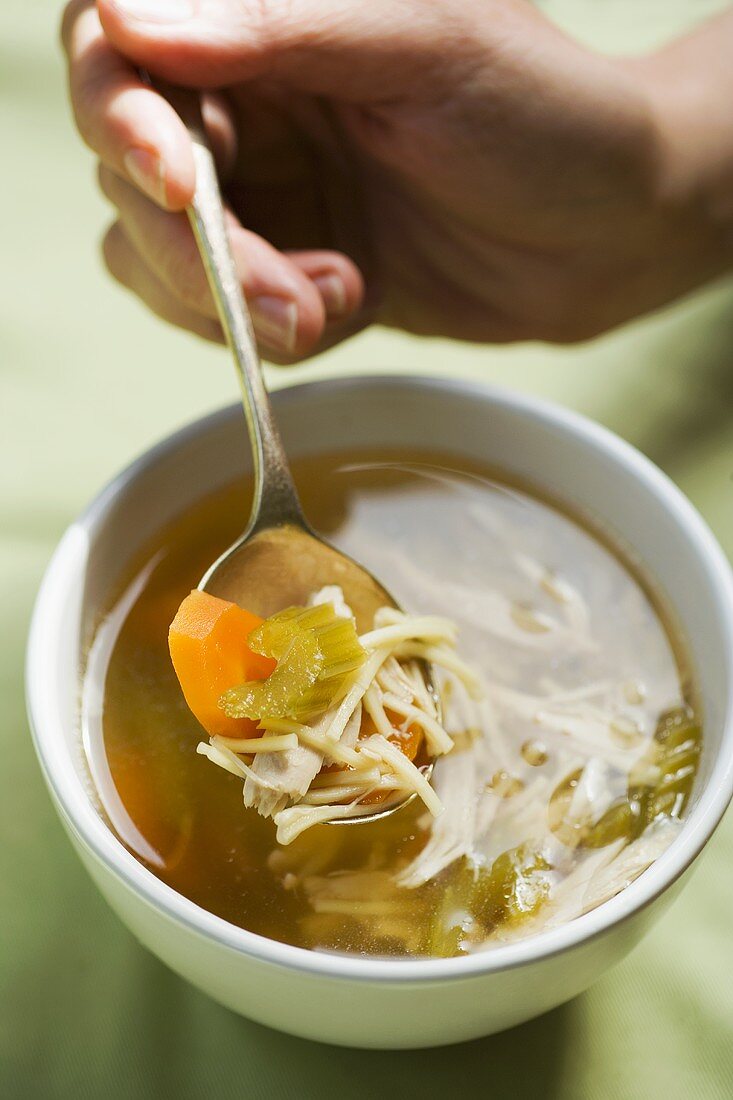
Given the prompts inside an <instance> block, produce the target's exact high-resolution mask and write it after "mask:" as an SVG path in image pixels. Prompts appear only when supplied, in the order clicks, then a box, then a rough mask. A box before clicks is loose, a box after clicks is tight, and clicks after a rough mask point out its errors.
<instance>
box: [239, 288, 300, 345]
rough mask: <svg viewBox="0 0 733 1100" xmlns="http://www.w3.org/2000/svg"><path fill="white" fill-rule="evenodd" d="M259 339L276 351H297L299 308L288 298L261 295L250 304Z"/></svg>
mask: <svg viewBox="0 0 733 1100" xmlns="http://www.w3.org/2000/svg"><path fill="white" fill-rule="evenodd" d="M249 307H250V312H251V314H252V321H253V323H254V326H255V330H256V332H257V335H258V337H259V338H260V339H261V340H262V342H263V343H264V344H267V345H268V346H269V347H271V348H273V349H274V350H276V351H286V352H289V353H290V352H293V351H295V342H296V339H297V333H298V307H297V305H296V304H295V302H293V301H288V300H287V299H286V298H277V297H276V296H275V295H274V294H261V295H260V296H259V297H258V298H253V299H252V301H251V302H250V304H249Z"/></svg>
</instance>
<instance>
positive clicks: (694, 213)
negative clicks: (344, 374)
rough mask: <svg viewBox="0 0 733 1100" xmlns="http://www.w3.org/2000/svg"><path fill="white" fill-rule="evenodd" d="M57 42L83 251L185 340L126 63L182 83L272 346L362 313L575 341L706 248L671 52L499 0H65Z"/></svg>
mask: <svg viewBox="0 0 733 1100" xmlns="http://www.w3.org/2000/svg"><path fill="white" fill-rule="evenodd" d="M63 37H64V42H65V46H66V50H67V54H68V57H69V63H70V85H71V97H72V102H73V107H74V111H75V115H76V120H77V124H78V126H79V129H80V131H81V133H82V135H83V137H84V139H85V140H86V141H87V143H88V144H89V145H90V146H91V148H92V149H93V150H94V151H95V152H96V153H97V154H98V156H99V158H100V160H101V169H100V183H101V186H102V189H103V191H104V193H105V195H106V196H107V197H108V198H109V199H110V201H111V202H112V203H113V205H114V206H115V207H116V208H117V221H116V222H115V223H114V225H113V226H112V228H111V229H110V230H109V232H108V234H107V236H106V238H105V242H104V253H105V257H106V261H107V264H108V267H109V269H110V271H111V272H112V274H113V275H114V276H115V277H116V278H117V279H118V280H119V281H120V282H121V283H123V284H124V285H125V286H127V287H129V288H130V289H132V290H133V291H135V292H136V293H137V294H138V295H139V296H140V297H141V298H142V299H143V301H145V302H146V303H147V305H149V306H150V307H151V308H152V309H153V310H154V311H155V312H156V313H158V314H159V315H160V316H162V317H164V318H165V319H167V320H169V321H172V322H173V323H174V324H177V325H180V326H182V327H184V328H188V329H191V330H192V331H194V332H197V333H198V334H200V335H202V336H206V337H209V338H211V339H220V338H221V333H220V330H219V326H218V323H217V321H216V319H215V312H214V307H213V303H212V301H211V298H210V296H209V293H208V289H207V286H206V282H205V277H204V273H203V269H202V266H201V264H200V261H199V257H198V255H197V252H196V247H195V243H194V241H193V237H192V234H191V231H190V228H189V226H188V223H187V219H186V216H185V214H184V213H182V212H181V211H182V210H183V208H184V207H185V205H186V204H187V202H188V201H189V200H190V198H191V195H192V192H193V188H194V167H193V161H192V156H191V149H190V145H189V142H188V137H187V134H186V131H185V129H184V128H183V125H182V123H181V122H180V120H179V119H178V118H177V116H176V115H175V114H174V112H173V111H172V109H171V108H170V107H169V105H168V104H167V103H166V102H165V101H164V100H163V99H162V98H161V97H160V96H159V95H158V94H157V93H156V92H155V91H153V90H152V89H150V88H149V87H147V86H146V85H144V84H143V83H142V81H141V80H140V78H139V76H138V74H137V69H136V68H135V66H138V65H139V66H143V67H145V68H147V69H148V70H149V71H150V72H151V73H153V74H154V75H155V76H159V77H162V78H164V79H167V80H169V81H172V82H174V83H180V84H186V85H188V86H194V87H197V88H201V89H205V90H206V91H207V95H206V97H205V101H204V110H205V118H206V122H207V126H208V129H209V132H210V136H211V140H212V143H213V145H214V147H215V150H216V153H217V157H218V161H219V166H220V173H221V175H222V179H223V181H224V186H225V191H226V196H227V200H228V205H229V209H230V227H231V241H232V247H233V251H234V255H235V259H236V262H237V266H238V269H239V272H240V275H241V278H242V285H243V288H244V291H245V294H246V295H247V298H248V300H249V302H250V306H251V309H252V313H253V318H254V322H255V327H256V329H257V333H258V337H259V339H260V341H261V343H262V346H263V350H264V351H266V352H267V353H269V354H270V355H271V356H274V357H275V358H277V359H278V360H279V361H290V360H293V359H297V358H300V357H302V356H304V355H307V354H310V353H312V352H313V351H315V350H320V349H321V348H322V347H324V346H327V345H328V344H331V343H334V342H336V341H338V340H340V339H342V338H343V337H344V336H346V335H349V334H350V333H352V332H354V331H356V330H357V329H359V328H361V327H363V326H364V325H365V324H367V323H369V322H370V321H373V320H376V321H379V322H381V323H383V324H387V325H393V326H397V327H400V328H403V329H407V330H409V331H411V332H418V333H432V334H439V335H442V336H453V337H458V338H462V339H469V340H482V341H511V340H527V339H543V340H553V341H563V342H564V341H575V340H581V339H585V338H587V337H590V336H593V335H595V334H596V333H600V332H602V331H604V330H606V329H608V328H610V327H612V326H614V325H617V324H619V323H620V322H623V321H626V320H628V319H629V318H631V317H634V316H636V315H638V314H641V313H644V312H646V311H648V310H652V309H655V308H657V307H658V306H660V305H663V304H664V303H666V302H668V301H670V300H672V299H673V298H675V297H677V296H679V295H680V294H683V293H685V292H687V291H689V290H691V289H692V288H694V287H696V286H698V285H699V284H700V283H702V282H703V281H705V280H706V279H708V278H710V277H712V276H714V275H716V274H718V273H719V272H721V271H722V270H724V269H725V268H726V267H727V266H728V264H729V261H730V245H729V241H728V239H729V233H728V232H727V231H725V229H724V227H721V225H720V224H719V219H717V218H716V217H715V216H714V214H713V213H712V212H711V205H710V204H709V203H706V202H705V201H703V199H702V198H701V185H700V180H699V178H698V168H699V165H698V164H697V162H696V161H694V159H693V158H690V157H686V156H685V155H684V149H685V140H684V135H685V133H686V131H687V130H688V129H689V126H690V125H691V123H690V120H689V119H688V118H686V116H685V112H684V110H682V109H669V108H668V101H669V102H672V103H673V104H676V105H677V107H678V108H679V101H680V96H679V94H678V95H677V96H676V97H675V96H674V95H670V96H668V95H666V90H667V89H669V88H670V87H671V88H672V90H674V86H675V84H674V73H666V72H665V66H664V64H658V63H657V62H656V61H655V60H652V61H650V62H649V64H645V63H643V62H641V63H640V62H624V61H612V60H609V59H606V58H603V57H601V56H599V55H597V54H594V53H592V52H591V51H589V50H587V49H585V48H583V47H581V46H580V45H578V44H576V43H575V42H573V41H572V40H571V39H569V38H568V37H567V36H565V35H564V34H563V33H561V32H560V31H559V30H557V29H556V28H554V27H553V26H552V25H551V24H550V23H548V22H547V20H546V19H545V18H544V17H543V16H542V15H541V14H540V13H539V12H537V11H536V10H535V9H534V8H533V7H531V6H530V5H529V4H528V3H525V2H523V0H370V2H369V3H364V2H363V0H287V2H286V0H99V2H98V4H97V7H96V8H95V7H94V6H90V5H89V4H88V3H85V2H80V0H73V2H72V3H71V4H70V5H69V7H68V8H67V10H66V14H65V17H64V27H63ZM699 121H700V120H698V122H699Z"/></svg>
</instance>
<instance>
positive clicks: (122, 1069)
mask: <svg viewBox="0 0 733 1100" xmlns="http://www.w3.org/2000/svg"><path fill="white" fill-rule="evenodd" d="M546 6H547V7H548V8H549V9H550V10H551V11H552V13H553V14H554V15H555V16H556V17H557V18H558V19H561V20H562V21H563V22H565V23H566V24H567V25H568V26H570V27H572V28H574V29H576V30H577V31H578V33H581V34H582V35H583V36H585V37H587V38H588V40H590V41H594V42H595V43H597V44H600V45H602V46H603V47H604V48H609V49H617V48H626V47H627V46H630V45H631V44H633V47H634V48H640V49H641V48H645V47H646V46H648V45H650V44H652V43H653V42H655V41H658V40H660V39H661V38H662V37H663V36H664V35H665V34H668V33H671V32H673V31H675V30H677V29H679V28H681V27H682V26H684V25H685V24H686V23H687V22H689V21H690V20H691V19H693V18H697V17H698V16H702V15H704V14H706V13H707V12H709V11H712V10H714V9H715V8H716V7H720V6H722V5H721V4H720V3H716V2H709V0H695V2H694V3H693V2H692V0H687V2H686V0H646V2H643V0H554V2H552V3H548V4H546ZM57 19H58V5H57V4H56V3H54V2H53V0H33V2H32V3H31V2H29V0H3V3H2V6H1V7H0V32H1V33H0V89H1V91H0V112H1V126H0V133H2V135H3V150H4V151H3V155H2V169H1V174H0V180H1V181H2V183H1V185H0V186H2V195H3V204H2V212H3V218H2V221H3V224H2V235H1V236H0V242H1V243H0V248H1V250H2V268H1V270H2V276H1V278H2V287H3V293H2V294H1V295H0V409H1V410H2V419H1V424H2V428H1V430H0V586H1V591H0V601H1V606H2V619H1V622H2V628H1V629H0V684H1V689H0V690H1V694H0V699H1V700H2V718H1V719H0V737H1V738H2V743H1V750H2V751H1V753H0V897H1V898H2V904H1V905H0V1096H2V1097H7V1098H8V1100H11V1098H13V1100H14V1098H16V1097H23V1098H25V1097H33V1098H39V1100H43V1098H46V1097H72V1096H73V1097H77V1098H79V1097H94V1098H97V1097H109V1098H110V1100H113V1098H115V1097H118V1096H119V1097H130V1096H141V1097H147V1096H158V1095H160V1096H168V1095H170V1096H176V1097H181V1098H186V1097H194V1096H201V1095H209V1094H210V1095H215V1096H219V1097H229V1096H245V1097H252V1098H259V1097H262V1098H265V1097H266V1098H268V1100H271V1098H272V1100H279V1098H281V1097H291V1096H293V1097H295V1096H298V1097H315V1096H319V1097H321V1096H323V1097H329V1096H339V1097H344V1098H352V1097H353V1098H361V1097H373V1096H376V1095H379V1094H385V1095H388V1096H398V1095H406V1096H417V1095H421V1096H426V1097H438V1096H441V1097H442V1096H444V1095H446V1094H448V1093H451V1092H452V1091H453V1089H454V1088H456V1087H457V1088H458V1089H460V1091H461V1092H462V1094H463V1095H465V1096H466V1097H472V1096H482V1097H483V1096H496V1097H500V1096H504V1095H511V1096H517V1097H524V1096H530V1095H532V1096H538V1097H561V1098H563V1100H565V1098H567V1100H575V1098H577V1100H611V1098H621V1097H624V1098H625V1097H629V1098H634V1100H636V1098H654V1100H656V1098H657V1097H659V1098H664V1100H678V1098H679V1100H682V1098H685V1100H688V1098H700V1100H713V1098H729V1097H731V1096H732V1095H733V942H732V938H731V937H732V934H733V933H732V929H733V876H732V875H731V873H730V867H731V861H732V860H733V818H731V817H729V818H728V819H727V821H726V822H725V823H724V824H723V826H722V827H721V829H720V830H719V832H718V834H717V836H716V837H715V840H714V841H713V842H712V844H711V845H710V848H709V852H708V854H707V856H706V857H705V859H704V860H703V862H702V866H701V867H700V869H699V870H698V872H697V874H696V876H695V877H694V879H693V884H692V886H691V887H690V888H689V889H688V890H687V892H686V893H685V894H684V895H683V896H682V898H681V899H680V900H679V901H678V902H677V904H676V905H675V907H674V908H673V910H672V912H671V913H670V914H669V915H668V916H667V917H666V918H665V919H664V920H663V922H662V923H661V924H660V926H659V927H658V928H657V929H656V930H654V931H653V933H652V934H651V935H650V936H649V938H648V939H647V940H646V941H645V943H644V944H643V945H642V946H641V947H640V948H638V949H637V950H636V951H635V952H634V954H633V955H632V956H631V957H630V958H629V959H628V960H627V961H626V962H624V963H623V964H622V965H621V966H619V967H618V968H617V969H616V970H615V971H613V972H612V973H611V974H609V975H607V976H606V977H605V978H604V979H603V980H601V981H600V982H599V983H598V984H597V985H596V986H595V987H594V988H593V989H592V990H591V991H590V992H589V993H587V994H585V995H584V996H582V997H579V998H578V999H576V1000H575V1001H574V1002H572V1003H571V1004H569V1005H567V1006H566V1007H564V1008H561V1009H558V1010H556V1011H555V1012H552V1013H550V1014H549V1015H548V1016H545V1017H544V1018H543V1019H541V1020H537V1021H535V1022H533V1023H530V1024H527V1025H525V1026H523V1027H520V1028H517V1029H515V1030H514V1031H512V1032H510V1033H509V1034H506V1035H503V1036H500V1037H497V1038H493V1039H487V1040H483V1041H478V1042H475V1043H472V1044H468V1045H466V1046H463V1047H459V1048H452V1049H444V1050H436V1051H432V1052H426V1053H421V1054H413V1053H405V1054H402V1053H384V1054H382V1053H364V1052H357V1051H347V1050H337V1049H331V1048H328V1047H321V1046H318V1045H316V1044H311V1043H307V1042H304V1041H300V1040H295V1039H291V1038H288V1037H286V1036H283V1035H279V1034H277V1033H275V1032H271V1031H268V1030H266V1029H264V1028H262V1027H259V1026H257V1025H255V1024H250V1023H248V1022H246V1021H243V1020H241V1019H239V1018H238V1017H236V1016H234V1015H232V1014H231V1013H229V1012H227V1011H226V1010H224V1009H222V1008H219V1007H218V1006H217V1005H215V1004H213V1003H212V1002H210V1001H209V1000H208V999H207V998H206V997H204V996H203V995H202V994H200V993H198V992H196V991H195V990H194V989H192V988H190V987H188V986H187V985H186V984H184V983H183V982H182V981H181V980H180V979H178V978H177V977H176V976H175V975H173V974H172V973H170V972H169V971H168V970H166V969H165V968H164V967H163V966H162V965H161V964H160V963H158V962H157V961H156V960H155V959H154V958H152V957H151V956H150V955H148V954H147V953H146V952H145V951H144V950H143V949H142V948H141V947H140V946H138V944H137V943H136V942H135V941H134V940H133V938H132V937H131V936H130V935H129V933H128V932H127V931H126V930H125V929H124V928H123V927H122V925H121V924H120V923H119V921H118V920H117V918H116V917H114V916H113V915H112V913H111V912H110V911H109V910H108V909H107V907H106V905H105V903H104V902H103V901H102V899H101V897H100V896H99V895H98V894H97V892H96V890H95V889H94V887H93V886H92V885H91V882H90V881H89V880H88V879H87V877H86V874H85V873H84V871H83V870H82V868H81V866H80V864H79V863H78V861H77V859H76V857H75V856H74V855H73V853H72V851H71V848H70V847H69V844H68V842H67V841H66V839H65V837H64V836H63V835H62V832H61V828H60V826H59V824H58V822H57V821H56V819H55V817H54V813H53V811H52V809H51V805H50V803H49V800H48V798H47V796H46V793H45V790H44V788H43V785H42V782H41V777H40V774H39V770H38V767H37V765H36V762H35V759H34V756H33V752H32V749H31V744H30V739H29V736H28V730H27V726H26V720H25V715H24V707H23V696H22V665H23V647H24V642H25V634H26V629H27V625H28V618H29V613H30V608H31V604H32V600H33V596H34V593H35V589H36V587H37V584H38V581H39V578H40V575H41V572H42V570H43V567H44V565H45V563H46V561H47V559H48V557H49V555H50V553H51V550H52V548H53V546H54V544H55V542H56V541H57V539H58V538H59V535H60V534H61V532H62V530H63V528H64V527H65V526H66V524H67V523H68V522H69V521H70V519H71V518H72V517H73V515H74V514H75V513H76V512H77V511H78V510H79V509H80V508H81V507H82V505H83V504H84V503H85V502H86V501H87V499H88V498H89V497H90V496H91V495H92V494H93V493H94V492H95V491H96V490H97V489H98V488H99V487H100V486H101V484H102V483H103V482H104V481H105V480H106V479H107V478H108V477H109V476H110V475H111V474H113V473H114V472H115V471H116V470H117V469H118V468H119V467H120V466H121V465H123V464H124V463H125V462H127V461H128V459H129V458H131V457H132V456H133V455H134V454H136V453H137V452H139V451H140V450H142V449H143V448H145V447H147V446H148V445H149V444H150V443H152V442H153V441H154V440H155V439H157V438H158V437H160V436H161V435H163V434H165V433H167V432H168V431H170V430H171V429H173V428H175V427H176V426H178V425H180V424H181V423H183V422H185V421H186V420H189V419H191V418H193V417H195V416H197V415H199V414H200V413H203V412H205V411H207V410H209V409H212V408H214V407H215V406H217V405H220V404H222V403H224V402H226V401H230V400H231V399H232V398H233V396H234V393H235V387H234V382H233V378H232V374H231V371H230V369H229V367H228V365H227V362H226V360H225V358H224V357H223V355H222V353H220V352H219V351H217V350H216V349H212V348H209V347H206V346H204V345H202V344H199V343H197V342H196V341H194V340H192V339H189V338H188V337H186V336H184V335H181V334H179V333H176V332H173V331H172V330H169V329H166V328H164V327H163V326H162V325H160V324H159V323H158V322H156V321H154V320H152V319H151V318H149V317H148V316H146V315H145V314H144V313H143V311H142V309H141V308H140V307H138V305H137V304H136V303H135V302H134V301H133V300H132V298H130V297H129V296H125V295H124V294H123V293H122V292H121V291H119V290H116V289H114V288H113V287H112V285H111V283H110V282H108V281H107V280H106V279H105V278H104V277H103V276H102V271H101V266H100V263H99V261H98V259H97V256H96V254H95V245H94V242H95V240H96V239H97V238H98V236H99V233H100V230H101V227H102V225H103V224H104V222H105V219H106V218H107V214H106V213H105V211H104V209H103V206H102V203H101V201H100V200H99V199H98V198H97V197H96V196H95V194H94V191H93V187H92V170H91V163H90V160H89V158H88V157H85V156H84V155H83V154H82V152H81V150H80V148H79V147H78V144H77V142H76V139H75V137H74V136H73V134H72V129H71V125H70V122H69V119H68V115H67V109H66V104H65V98H64V92H63V76H62V67H61V64H60V60H59V58H58V56H57V53H56V49H55V38H56V22H57ZM732 117H733V116H732ZM410 369H415V370H421V371H427V372H431V373H449V374H461V375H469V376H478V377H482V378H486V379H491V380H498V381H500V382H503V383H505V384H509V385H512V386H516V387H518V388H521V389H524V390H530V391H532V392H535V393H541V394H544V395H547V396H548V397H552V398H554V399H556V400H559V401H561V402H564V403H566V404H568V405H571V406H573V407H574V408H577V409H579V410H581V411H583V412H585V413H587V414H589V415H591V416H593V417H596V418H597V419H598V420H600V421H602V422H603V423H605V424H607V425H609V426H610V427H611V428H613V429H615V430H616V431H618V432H620V434H621V435H623V436H625V437H626V438H627V439H630V440H631V441H632V442H633V443H635V444H636V445H637V446H638V447H640V448H641V449H642V450H643V451H645V452H646V453H647V454H648V455H650V456H651V457H652V458H653V459H654V460H655V461H656V462H658V463H659V464H660V465H661V466H662V467H663V468H664V469H665V470H666V471H667V472H668V473H669V474H670V475H671V476H672V477H673V478H674V479H675V480H676V481H677V482H678V484H680V485H681V486H682V488H683V489H684V490H686V492H687V493H688V494H689V495H690V496H691V498H692V499H693V501H694V502H695V503H696V504H697V506H698V507H699V508H700V510H701V511H702V513H703V514H704V515H705V517H706V518H707V520H708V521H709V522H710V524H711V526H712V527H713V529H714V530H715V532H716V533H717V535H718V537H719V538H720V540H721V541H722V543H723V545H724V547H725V548H726V549H727V551H728V552H729V553H731V552H733V481H732V480H731V478H732V475H733V290H732V289H731V287H730V286H728V287H717V288H714V289H711V290H709V291H707V292H705V293H704V294H702V295H699V296H698V297H697V298H696V299H695V300H693V301H690V302H688V303H685V304H684V305H680V306H678V307H676V308H674V309H672V310H669V311H668V312H666V313H665V314H664V315H662V316H660V317H657V318H654V319H653V320H650V321H645V322H643V323H641V324H637V325H634V326H630V327H629V328H627V329H626V330H624V331H621V332H618V333H616V334H614V335H613V336H611V337H608V338H605V339H602V340H599V341H596V342H595V343H593V344H591V345H588V346H586V347H581V348H576V349H573V350H570V351H568V350H564V349H548V348H543V347H538V346H526V345H525V346H521V347H516V348H506V349H500V350H496V349H492V348H474V347H459V346H456V345H452V344H449V343H445V342H441V341H431V342H418V341H413V340H409V339H406V338H404V337H399V336H396V335H394V334H389V333H385V332H380V331H374V332H371V333H369V334H366V335H364V336H362V337H360V338H359V339H357V340H354V341H352V342H351V343H350V344H348V345H347V346H345V347H343V348H341V349H337V350H335V351H333V352H331V353H330V354H328V355H326V356H324V357H323V358H321V359H320V360H318V361H316V362H313V363H311V364H309V365H307V366H305V367H303V368H299V369H297V370H293V371H288V372H281V373H279V374H275V373H273V375H272V376H271V382H272V384H273V385H274V384H283V383H287V382H289V381H295V380H299V379H303V378H312V377H315V376H322V375H327V374H334V373H339V372H343V371H351V372H353V371H359V370H368V371H372V370H378V371H396V370H399V371H404V370H410Z"/></svg>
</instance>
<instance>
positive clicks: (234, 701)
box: [219, 604, 366, 721]
mask: <svg viewBox="0 0 733 1100" xmlns="http://www.w3.org/2000/svg"><path fill="white" fill-rule="evenodd" d="M247 644H248V646H249V648H250V649H251V650H253V652H255V653H259V654H261V655H262V656H265V657H273V658H274V659H275V660H276V661H277V667H276V668H275V670H274V671H273V672H272V673H271V675H270V676H268V678H267V679H266V680H252V681H248V682H247V683H244V684H240V685H238V686H236V687H232V688H230V689H229V691H226V692H225V693H224V695H222V697H221V699H220V700H219V706H220V707H221V708H222V710H223V711H224V713H225V714H227V715H228V716H229V717H230V718H251V719H253V720H255V721H256V720H259V719H262V718H292V719H295V720H296V721H305V720H306V719H308V718H312V717H313V716H314V715H316V714H321V713H323V711H325V710H328V709H329V707H331V706H333V705H334V704H335V703H336V702H338V701H339V699H341V698H342V696H343V695H344V694H345V691H346V690H347V688H348V685H349V683H350V682H351V679H352V678H353V674H354V672H356V670H357V669H359V668H361V666H362V664H363V663H364V661H365V660H366V653H365V651H364V649H363V648H362V646H361V645H360V643H359V639H358V637H357V635H356V628H355V626H354V621H353V619H342V618H339V617H338V616H337V614H336V610H335V608H334V606H333V604H318V605H317V606H316V607H288V608H286V609H285V610H284V611H279V612H278V613H277V614H276V615H272V616H271V617H270V618H269V619H266V620H265V622H264V623H262V624H261V625H260V626H258V627H257V628H256V629H255V630H253V631H252V633H251V634H250V635H249V638H248V639H247Z"/></svg>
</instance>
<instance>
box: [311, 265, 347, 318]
mask: <svg viewBox="0 0 733 1100" xmlns="http://www.w3.org/2000/svg"><path fill="white" fill-rule="evenodd" d="M313 282H314V283H315V284H316V286H317V287H318V289H319V291H320V293H321V297H322V298H323V304H324V306H325V307H326V313H327V314H328V316H329V317H342V316H343V315H344V313H346V287H345V286H344V281H343V279H342V278H341V276H340V275H336V274H334V273H333V272H329V274H328V275H317V276H316V277H315V278H314V279H313Z"/></svg>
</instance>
